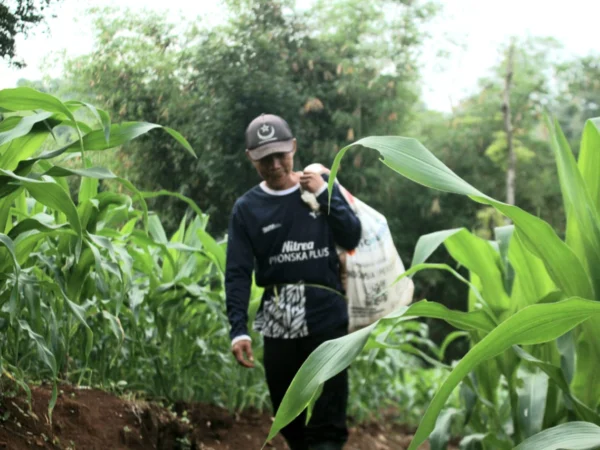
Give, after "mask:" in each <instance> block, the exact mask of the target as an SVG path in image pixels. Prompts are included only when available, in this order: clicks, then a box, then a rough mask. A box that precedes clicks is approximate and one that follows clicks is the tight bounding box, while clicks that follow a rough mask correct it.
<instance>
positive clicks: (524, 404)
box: [517, 372, 548, 438]
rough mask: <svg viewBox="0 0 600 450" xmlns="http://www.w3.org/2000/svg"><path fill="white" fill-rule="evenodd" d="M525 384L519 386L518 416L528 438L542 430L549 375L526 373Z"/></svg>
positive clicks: (524, 434) (523, 378) (521, 427)
mask: <svg viewBox="0 0 600 450" xmlns="http://www.w3.org/2000/svg"><path fill="white" fill-rule="evenodd" d="M523 375H524V376H523V377H522V381H523V384H522V385H521V386H520V387H518V388H517V395H518V397H519V410H518V417H519V422H520V429H521V430H522V433H523V436H524V437H526V438H528V437H530V436H533V435H534V434H536V433H538V432H540V431H541V430H542V423H543V421H544V411H545V410H546V395H547V393H548V376H547V375H546V374H544V373H526V372H525V373H524V374H523Z"/></svg>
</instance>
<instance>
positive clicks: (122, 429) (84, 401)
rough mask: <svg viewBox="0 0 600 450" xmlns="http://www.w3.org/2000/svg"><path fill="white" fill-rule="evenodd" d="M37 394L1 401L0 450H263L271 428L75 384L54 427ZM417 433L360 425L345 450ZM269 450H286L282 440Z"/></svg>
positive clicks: (257, 416)
mask: <svg viewBox="0 0 600 450" xmlns="http://www.w3.org/2000/svg"><path fill="white" fill-rule="evenodd" d="M31 392H32V409H31V410H30V409H29V406H28V404H27V401H26V399H25V397H24V396H18V397H14V398H8V397H4V398H0V450H7V449H9V450H30V449H52V450H128V449H134V450H135V449H157V450H258V449H260V448H261V447H262V444H263V442H264V439H265V437H266V436H267V435H268V431H269V428H270V425H271V423H272V417H271V416H270V415H269V414H266V413H259V412H256V411H246V412H244V413H242V414H240V415H234V416H232V415H231V414H229V413H228V412H227V411H226V410H223V409H221V408H218V407H215V406H210V405H203V404H196V403H192V404H186V403H177V404H175V405H174V407H173V408H172V410H168V409H166V408H164V407H162V406H160V405H159V404H157V403H149V402H145V401H138V400H135V401H134V400H128V399H125V398H120V397H118V396H116V395H113V394H110V393H108V392H105V391H101V390H96V389H77V388H75V387H72V386H61V393H60V395H59V398H58V401H57V404H56V407H55V409H54V412H53V416H52V423H50V421H49V420H48V414H47V408H48V402H49V399H50V395H51V389H50V388H48V387H44V386H42V387H32V388H31ZM412 432H413V430H409V429H406V428H404V427H401V426H398V425H395V424H384V425H380V424H371V425H361V426H357V427H353V428H351V435H350V440H349V442H348V444H347V445H346V447H345V450H392V449H393V450H403V449H406V448H407V447H408V444H409V443H410V440H411V438H412ZM266 448H267V449H269V450H287V446H286V445H285V443H284V441H283V438H282V437H281V436H277V437H276V438H275V439H274V440H273V441H272V442H270V443H269V444H268V446H267V447H266ZM428 448H429V446H428V445H427V444H425V445H423V446H422V447H421V449H428Z"/></svg>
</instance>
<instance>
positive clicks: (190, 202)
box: [141, 189, 203, 217]
mask: <svg viewBox="0 0 600 450" xmlns="http://www.w3.org/2000/svg"><path fill="white" fill-rule="evenodd" d="M141 194H142V195H143V196H144V198H156V197H162V196H169V197H175V198H178V199H179V200H181V201H183V202H185V203H187V204H188V205H189V206H190V208H192V210H193V211H194V212H195V213H196V214H198V215H199V216H200V217H202V215H203V214H202V210H201V209H200V208H199V207H198V205H197V204H196V202H195V201H194V200H192V199H191V198H189V197H186V196H185V195H183V194H180V193H178V192H171V191H167V190H165V189H161V190H160V191H156V192H141Z"/></svg>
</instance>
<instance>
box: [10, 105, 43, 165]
mask: <svg viewBox="0 0 600 450" xmlns="http://www.w3.org/2000/svg"><path fill="white" fill-rule="evenodd" d="M51 116H52V113H51V112H42V113H37V114H32V115H31V116H25V117H22V118H19V119H20V120H19V121H18V122H17V123H16V124H15V127H14V128H12V129H9V130H7V131H1V132H0V145H4V144H6V143H7V142H10V141H12V140H14V139H17V138H20V137H22V136H26V135H27V134H28V133H29V132H30V131H31V130H32V129H33V127H34V125H35V124H37V123H40V122H43V121H44V120H46V119H48V118H49V117H51ZM11 119H13V118H11ZM13 120H14V119H13ZM11 122H12V121H11ZM3 156H4V155H2V157H3ZM2 157H0V166H1V167H4V164H2V163H3V161H2V159H1V158H2Z"/></svg>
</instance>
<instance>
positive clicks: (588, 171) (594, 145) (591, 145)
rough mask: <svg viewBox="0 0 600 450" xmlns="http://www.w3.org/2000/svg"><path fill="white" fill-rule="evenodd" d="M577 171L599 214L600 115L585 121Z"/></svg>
mask: <svg viewBox="0 0 600 450" xmlns="http://www.w3.org/2000/svg"><path fill="white" fill-rule="evenodd" d="M578 167H579V171H580V172H581V176H582V178H583V181H584V183H585V185H586V187H587V190H588V193H589V195H590V200H591V203H592V205H594V206H595V208H596V212H597V213H598V214H600V177H598V167H600V117H597V118H595V119H590V120H588V121H587V122H586V124H585V127H584V129H583V136H582V138H581V150H580V152H579V161H578Z"/></svg>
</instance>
